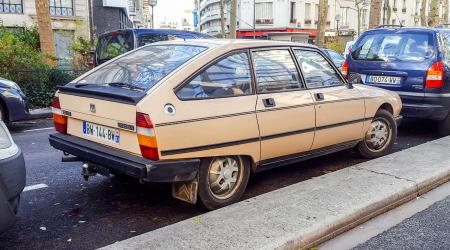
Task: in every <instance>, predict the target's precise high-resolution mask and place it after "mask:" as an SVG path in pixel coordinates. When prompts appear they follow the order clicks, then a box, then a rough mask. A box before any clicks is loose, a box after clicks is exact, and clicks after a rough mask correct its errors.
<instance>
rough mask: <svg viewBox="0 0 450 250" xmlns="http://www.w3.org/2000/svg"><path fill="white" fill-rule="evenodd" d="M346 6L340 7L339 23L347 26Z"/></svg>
mask: <svg viewBox="0 0 450 250" xmlns="http://www.w3.org/2000/svg"><path fill="white" fill-rule="evenodd" d="M348 10H349V8H348V7H341V25H342V26H348Z"/></svg>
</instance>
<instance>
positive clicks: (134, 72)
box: [77, 45, 206, 90]
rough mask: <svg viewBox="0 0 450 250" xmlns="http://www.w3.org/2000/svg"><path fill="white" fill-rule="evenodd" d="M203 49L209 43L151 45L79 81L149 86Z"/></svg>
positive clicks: (141, 87)
mask: <svg viewBox="0 0 450 250" xmlns="http://www.w3.org/2000/svg"><path fill="white" fill-rule="evenodd" d="M204 50H206V47H201V46H192V45H149V46H146V47H142V48H140V49H137V50H135V51H133V52H131V53H129V54H128V55H125V56H123V57H121V58H119V59H117V60H114V61H112V62H110V63H108V64H107V65H105V66H103V67H101V68H99V69H97V70H94V71H93V72H92V73H91V74H89V75H87V76H86V77H84V78H82V79H81V80H79V81H78V82H77V83H78V84H97V85H111V86H113V85H115V86H117V85H122V86H128V87H136V88H137V89H142V90H148V89H150V88H151V87H153V86H154V85H155V84H156V83H157V82H159V81H160V80H161V79H162V78H164V77H165V76H167V75H168V74H170V73H171V72H172V71H173V70H175V69H176V68H178V67H180V66H181V65H182V64H184V63H186V62H187V61H189V60H190V59H191V58H193V57H195V56H196V55H198V54H200V53H201V52H202V51H204Z"/></svg>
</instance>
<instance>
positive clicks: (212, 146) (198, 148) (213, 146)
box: [161, 137, 259, 155]
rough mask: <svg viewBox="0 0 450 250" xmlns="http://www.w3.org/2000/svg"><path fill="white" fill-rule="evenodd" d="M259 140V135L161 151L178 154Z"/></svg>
mask: <svg viewBox="0 0 450 250" xmlns="http://www.w3.org/2000/svg"><path fill="white" fill-rule="evenodd" d="M257 141H259V137H255V138H249V139H244V140H239V141H231V142H223V143H216V144H210V145H204V146H197V147H191V148H182V149H173V150H164V151H161V155H176V154H183V153H190V152H195V151H202V150H209V149H215V148H222V147H231V146H236V145H240V144H246V143H251V142H257Z"/></svg>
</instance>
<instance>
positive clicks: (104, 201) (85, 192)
mask: <svg viewBox="0 0 450 250" xmlns="http://www.w3.org/2000/svg"><path fill="white" fill-rule="evenodd" d="M51 124H52V123H51V120H39V121H37V122H36V123H28V124H18V125H15V126H14V127H12V128H11V132H12V133H13V138H14V140H15V142H16V143H17V144H18V145H19V146H20V147H21V149H22V150H23V152H24V154H25V160H26V164H27V186H32V185H38V184H45V185H47V186H48V187H45V186H43V185H41V186H40V187H42V188H39V189H35V190H30V191H27V192H24V193H23V195H22V200H21V207H20V210H19V215H20V220H19V221H18V223H17V224H16V225H15V227H13V228H12V229H11V230H9V231H7V232H5V233H3V234H2V235H0V248H1V249H50V248H52V249H53V248H64V249H95V248H98V247H102V246H105V245H108V244H111V243H114V242H116V241H120V240H124V239H127V238H130V237H133V236H136V235H139V234H142V233H145V232H148V231H152V230H155V229H157V228H160V227H164V226H166V225H169V224H172V223H175V222H178V221H180V220H184V219H187V218H191V217H194V216H197V215H199V214H202V213H204V212H206V211H204V210H202V209H201V208H199V207H198V206H193V205H188V204H185V203H182V202H180V201H177V200H175V199H173V198H172V196H171V187H170V185H154V184H144V185H142V184H139V183H138V182H137V181H134V180H124V179H119V178H116V177H111V178H105V177H101V176H96V177H93V178H91V179H90V180H89V181H88V182H86V181H84V179H83V178H82V176H81V171H80V167H81V164H80V163H61V161H60V160H61V156H62V154H61V153H60V152H59V151H57V150H54V149H53V148H51V147H50V146H49V144H48V140H47V138H48V135H49V134H51V133H54V130H53V129H51V128H49V127H50V126H51ZM437 138H438V136H437V135H436V134H435V132H434V124H432V123H430V122H427V121H421V120H406V121H404V123H403V125H402V127H400V129H399V138H398V140H397V143H396V144H395V147H394V151H400V150H403V149H406V148H409V147H413V146H416V145H419V144H422V143H425V142H427V141H430V140H433V139H437ZM362 161H363V160H362V159H361V158H359V157H358V156H357V154H356V153H354V152H353V151H351V150H348V151H344V152H340V153H335V154H332V155H329V156H323V157H320V158H317V159H312V160H308V161H305V162H302V163H297V164H293V165H289V166H287V167H282V168H277V169H273V170H270V171H266V172H262V173H259V174H255V175H253V176H252V178H250V182H249V185H248V188H247V191H246V192H245V194H244V197H243V198H242V199H247V198H250V197H253V196H257V195H260V194H262V193H265V192H269V191H273V190H276V189H279V188H281V187H285V186H288V185H291V184H294V183H298V182H301V181H304V180H307V179H310V178H312V177H316V176H320V175H323V174H326V173H329V172H332V171H336V170H339V169H342V168H345V167H348V166H351V165H354V164H357V163H360V162H362ZM38 187H39V186H38Z"/></svg>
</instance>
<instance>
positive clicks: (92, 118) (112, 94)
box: [52, 44, 206, 160]
mask: <svg viewBox="0 0 450 250" xmlns="http://www.w3.org/2000/svg"><path fill="white" fill-rule="evenodd" d="M204 50H206V47H202V46H195V45H186V44H180V45H177V44H167V45H152V46H146V47H142V48H140V49H138V50H135V51H133V52H131V53H129V54H127V55H124V56H122V57H120V58H118V59H114V60H112V61H110V62H108V63H105V65H103V66H100V67H98V68H96V69H94V70H92V71H91V72H88V73H87V74H85V75H84V76H81V77H80V78H79V79H77V80H75V81H74V82H72V83H69V84H67V85H65V86H63V87H60V88H59V92H58V96H57V98H56V99H55V100H54V103H53V104H52V106H53V108H54V113H55V115H56V116H55V115H54V119H55V128H56V129H57V130H58V131H59V132H61V133H67V134H69V135H73V136H77V137H80V138H83V139H86V140H89V141H93V142H97V143H100V144H102V145H106V146H109V147H112V148H116V149H120V150H124V151H127V152H130V153H133V154H137V155H141V154H142V156H144V157H146V158H149V159H152V160H154V159H158V150H157V145H156V138H155V133H154V130H153V129H154V128H153V123H152V121H151V120H150V118H149V115H148V114H145V110H144V111H140V112H137V108H136V105H137V104H138V102H139V101H140V100H142V99H143V98H144V97H146V96H147V94H148V93H150V92H151V91H152V88H153V87H155V85H156V84H157V83H159V82H160V81H163V79H164V78H165V77H166V76H168V75H169V74H171V73H172V72H173V71H175V70H176V69H177V68H178V67H180V66H181V65H183V64H184V63H186V62H188V61H189V60H190V59H191V58H193V57H194V56H196V55H198V54H200V53H201V52H202V51H204ZM55 111H56V112H55ZM143 112H144V113H143ZM147 156H148V157H147Z"/></svg>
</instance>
